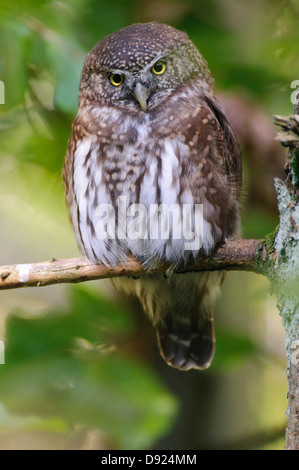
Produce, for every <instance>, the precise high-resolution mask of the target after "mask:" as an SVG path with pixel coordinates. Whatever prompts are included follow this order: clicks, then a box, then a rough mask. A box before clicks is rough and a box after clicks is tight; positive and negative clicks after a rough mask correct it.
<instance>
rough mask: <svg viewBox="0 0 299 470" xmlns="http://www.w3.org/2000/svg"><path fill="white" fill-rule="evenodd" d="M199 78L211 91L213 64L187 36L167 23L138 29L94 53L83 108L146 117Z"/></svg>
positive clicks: (130, 29) (111, 39)
mask: <svg viewBox="0 0 299 470" xmlns="http://www.w3.org/2000/svg"><path fill="white" fill-rule="evenodd" d="M194 77H198V78H199V83H200V87H202V89H203V90H205V91H208V92H209V91H211V87H212V78H211V75H210V72H209V69H208V67H207V64H206V62H205V60H204V59H203V57H202V56H201V54H200V53H199V51H198V50H197V48H196V47H195V46H194V44H193V43H192V42H191V41H190V40H189V38H188V36H187V34H186V33H184V32H182V31H178V30H177V29H175V28H173V27H171V26H168V25H164V24H158V23H144V24H142V23H141V24H134V25H132V26H128V27H127V28H124V29H121V30H119V31H116V32H115V33H113V34H110V35H109V36H107V37H105V38H104V39H102V40H101V41H100V42H98V43H97V44H96V46H95V47H94V48H93V49H92V51H91V52H90V53H89V54H88V56H87V58H86V61H85V64H84V67H83V71H82V77H81V84H80V104H88V103H96V102H97V103H100V104H104V103H109V104H117V106H121V107H127V108H128V107H130V109H138V110H139V111H140V110H141V109H142V110H143V111H144V112H146V111H147V110H148V109H150V108H151V107H153V106H156V105H157V104H159V103H160V102H161V101H163V99H165V97H166V96H168V93H171V92H172V91H173V90H175V89H176V88H178V87H179V86H180V85H181V84H182V83H184V82H186V81H187V80H189V79H190V78H194ZM200 87H199V89H200Z"/></svg>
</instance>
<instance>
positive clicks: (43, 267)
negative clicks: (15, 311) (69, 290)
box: [0, 239, 274, 289]
mask: <svg viewBox="0 0 299 470" xmlns="http://www.w3.org/2000/svg"><path fill="white" fill-rule="evenodd" d="M273 260H274V253H273V250H272V249H271V244H270V243H269V240H268V239H267V240H230V241H229V242H227V243H226V244H225V245H222V246H220V247H219V248H218V249H217V250H216V251H215V253H214V254H213V256H212V257H210V258H203V259H200V260H197V261H193V262H190V263H188V264H187V265H186V266H179V267H177V268H176V269H175V272H179V273H181V272H187V271H213V270H243V271H254V272H257V273H264V274H266V273H267V269H268V268H269V265H270V264H271V263H272V264H273ZM167 268H169V266H168V265H166V264H161V265H159V266H158V267H157V268H156V269H153V270H151V272H152V273H155V272H164V271H166V270H167ZM146 273H148V270H147V269H146V268H145V267H144V266H143V265H142V263H141V262H140V261H138V260H136V259H134V258H128V260H127V261H126V263H125V264H124V265H118V266H111V267H107V266H103V265H101V266H100V265H93V264H90V263H88V261H86V260H85V259H84V258H72V259H61V260H56V259H52V260H51V261H45V262H41V263H32V264H16V265H9V266H1V267H0V289H15V288H17V287H39V286H47V285H50V284H60V283H77V282H84V281H90V280H94V279H105V278H111V277H117V276H142V275H144V274H146Z"/></svg>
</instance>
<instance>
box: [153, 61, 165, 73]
mask: <svg viewBox="0 0 299 470" xmlns="http://www.w3.org/2000/svg"><path fill="white" fill-rule="evenodd" d="M151 70H152V72H153V73H154V74H155V75H162V73H164V72H165V70H166V62H164V60H158V62H156V63H155V64H154V65H153V66H152V68H151Z"/></svg>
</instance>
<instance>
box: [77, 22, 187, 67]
mask: <svg viewBox="0 0 299 470" xmlns="http://www.w3.org/2000/svg"><path fill="white" fill-rule="evenodd" d="M188 44H190V46H191V47H192V46H193V45H192V43H191V41H190V40H189V38H188V36H187V34H186V33H184V32H182V31H178V30H177V29H175V28H173V27H171V26H168V25H165V24H159V23H139V24H133V25H131V26H128V27H126V28H123V29H120V30H119V31H116V32H115V33H112V34H110V35H109V36H106V37H105V38H104V39H102V40H101V41H100V42H98V43H97V44H96V45H95V47H94V48H93V49H92V51H91V52H90V54H89V55H88V57H87V60H86V64H85V65H86V66H87V67H88V68H90V69H93V68H95V67H94V65H96V61H97V59H98V57H101V66H102V67H103V68H107V69H112V68H113V69H120V70H130V71H131V72H135V71H136V72H137V71H139V70H140V69H142V68H143V67H144V66H145V65H146V64H147V63H148V62H150V61H151V60H153V59H155V58H156V57H157V55H159V53H163V54H165V53H167V51H168V50H169V51H173V50H174V49H176V48H177V47H179V46H182V45H188Z"/></svg>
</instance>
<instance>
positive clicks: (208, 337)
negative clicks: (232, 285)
mask: <svg viewBox="0 0 299 470" xmlns="http://www.w3.org/2000/svg"><path fill="white" fill-rule="evenodd" d="M172 318H173V316H172V315H170V314H168V315H167V316H166V319H165V320H166V321H165V322H164V324H163V326H158V327H157V339H158V345H159V349H160V353H161V355H162V357H163V358H164V360H165V361H166V362H167V364H169V365H170V366H172V367H175V368H177V369H180V370H185V371H187V370H189V369H206V368H207V367H209V365H210V364H211V361H212V359H213V356H214V351H215V337H214V322H213V314H212V310H210V311H209V314H208V315H204V316H203V315H200V317H199V318H198V317H197V318H196V319H195V318H189V319H188V318H186V317H185V318H184V322H183V323H181V322H180V321H178V322H176V323H174V322H173V321H172Z"/></svg>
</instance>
